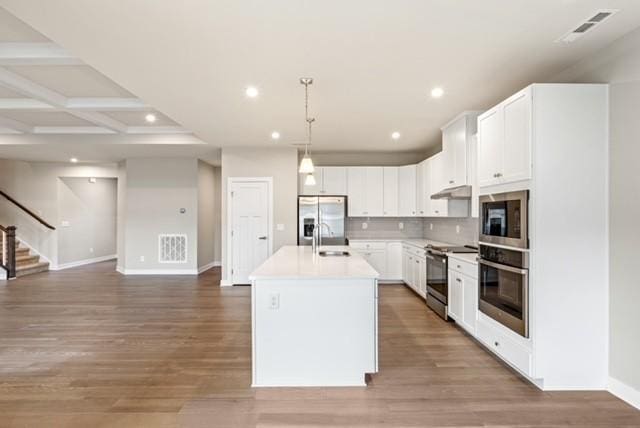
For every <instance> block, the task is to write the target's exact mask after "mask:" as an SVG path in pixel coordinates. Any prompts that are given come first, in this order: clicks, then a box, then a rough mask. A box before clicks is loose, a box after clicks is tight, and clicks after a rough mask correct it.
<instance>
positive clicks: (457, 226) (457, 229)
mask: <svg viewBox="0 0 640 428" xmlns="http://www.w3.org/2000/svg"><path fill="white" fill-rule="evenodd" d="M456 233H458V234H459V233H460V225H459V224H456Z"/></svg>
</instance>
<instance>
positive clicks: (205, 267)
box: [198, 261, 222, 274]
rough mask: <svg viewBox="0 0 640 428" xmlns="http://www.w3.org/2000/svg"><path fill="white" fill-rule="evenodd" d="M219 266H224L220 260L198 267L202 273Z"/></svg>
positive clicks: (199, 272)
mask: <svg viewBox="0 0 640 428" xmlns="http://www.w3.org/2000/svg"><path fill="white" fill-rule="evenodd" d="M219 266H222V263H221V262H218V261H213V262H211V263H207V264H206V265H204V266H201V267H199V268H198V274H201V273H202V272H206V271H208V270H209V269H211V268H214V267H219Z"/></svg>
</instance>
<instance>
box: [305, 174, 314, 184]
mask: <svg viewBox="0 0 640 428" xmlns="http://www.w3.org/2000/svg"><path fill="white" fill-rule="evenodd" d="M304 185H305V186H315V185H316V178H315V177H314V176H313V174H311V173H309V174H307V178H305V180H304Z"/></svg>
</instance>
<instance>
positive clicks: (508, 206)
mask: <svg viewBox="0 0 640 428" xmlns="http://www.w3.org/2000/svg"><path fill="white" fill-rule="evenodd" d="M528 205H529V191H528V190H522V191H518V192H506V193H495V194H491V195H483V196H480V236H479V239H478V240H479V242H480V243H488V244H494V245H504V246H507V247H515V248H524V249H526V248H529V232H528V228H527V224H528V214H527V213H528Z"/></svg>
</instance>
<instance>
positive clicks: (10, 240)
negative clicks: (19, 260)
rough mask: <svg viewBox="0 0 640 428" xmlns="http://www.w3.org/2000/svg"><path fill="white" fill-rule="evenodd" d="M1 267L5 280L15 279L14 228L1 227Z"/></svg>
mask: <svg viewBox="0 0 640 428" xmlns="http://www.w3.org/2000/svg"><path fill="white" fill-rule="evenodd" d="M0 230H1V231H2V266H3V267H4V268H5V270H6V271H7V278H9V279H12V278H15V277H16V227H15V226H9V227H2V226H0Z"/></svg>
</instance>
